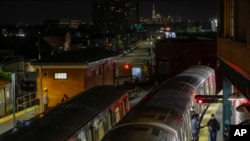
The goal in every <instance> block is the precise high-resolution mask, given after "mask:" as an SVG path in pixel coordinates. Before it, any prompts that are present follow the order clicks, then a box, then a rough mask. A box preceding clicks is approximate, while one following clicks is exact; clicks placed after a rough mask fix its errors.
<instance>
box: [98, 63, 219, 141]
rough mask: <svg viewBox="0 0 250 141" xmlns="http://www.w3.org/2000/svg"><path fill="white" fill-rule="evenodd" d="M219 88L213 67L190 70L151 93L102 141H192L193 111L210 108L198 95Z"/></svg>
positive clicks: (207, 93)
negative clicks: (197, 101) (193, 109)
mask: <svg viewBox="0 0 250 141" xmlns="http://www.w3.org/2000/svg"><path fill="white" fill-rule="evenodd" d="M215 86H216V85H215V71H214V70H213V69H212V68H210V67H208V66H193V67H190V68H188V69H186V70H185V71H183V72H181V73H180V74H178V75H176V76H174V77H171V78H170V79H168V80H166V81H164V82H163V83H161V84H160V85H159V86H158V87H157V88H155V89H154V90H152V91H151V92H150V93H149V94H147V95H146V96H145V97H144V98H143V99H142V100H141V101H140V102H139V103H138V104H136V105H135V107H133V108H132V109H131V110H130V112H128V114H127V115H126V116H125V117H124V118H123V119H122V120H121V121H120V122H118V124H116V125H115V126H114V127H113V128H112V129H111V130H110V131H109V132H108V133H107V134H105V136H104V138H103V139H102V141H190V140H192V133H191V123H190V122H191V115H190V108H191V107H193V106H194V107H195V110H196V112H198V113H200V114H202V112H204V111H205V110H206V108H207V106H208V104H199V105H198V104H197V103H196V101H195V95H214V94H215V91H216V88H215Z"/></svg>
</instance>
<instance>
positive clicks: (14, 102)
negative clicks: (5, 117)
mask: <svg viewBox="0 0 250 141" xmlns="http://www.w3.org/2000/svg"><path fill="white" fill-rule="evenodd" d="M11 81H12V83H11V84H12V93H13V125H14V127H15V126H16V88H15V87H16V74H15V73H11Z"/></svg>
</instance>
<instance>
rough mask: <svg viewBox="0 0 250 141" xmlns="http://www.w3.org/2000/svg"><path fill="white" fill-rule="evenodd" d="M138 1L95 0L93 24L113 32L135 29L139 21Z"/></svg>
mask: <svg viewBox="0 0 250 141" xmlns="http://www.w3.org/2000/svg"><path fill="white" fill-rule="evenodd" d="M137 16H138V0H120V1H117V0H95V1H94V2H93V24H94V25H95V26H98V27H101V28H102V30H103V29H104V28H105V30H106V32H112V30H127V29H130V28H133V26H134V24H136V23H137V19H138V17H137Z"/></svg>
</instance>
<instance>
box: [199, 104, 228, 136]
mask: <svg viewBox="0 0 250 141" xmlns="http://www.w3.org/2000/svg"><path fill="white" fill-rule="evenodd" d="M222 107H223V104H222V103H212V104H210V105H209V107H208V109H207V111H206V113H205V114H204V116H203V118H202V121H201V126H204V125H206V124H207V122H208V120H209V119H210V118H211V114H214V115H215V118H216V119H217V120H218V121H219V122H220V130H219V131H218V132H217V141H223V121H222V119H223V117H222V116H223V109H222ZM199 141H210V136H209V131H208V127H204V128H201V129H200V133H199Z"/></svg>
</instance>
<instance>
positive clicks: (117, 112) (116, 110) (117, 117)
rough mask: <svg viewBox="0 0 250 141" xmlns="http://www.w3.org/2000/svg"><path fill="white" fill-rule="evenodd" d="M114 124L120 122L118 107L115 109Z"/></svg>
mask: <svg viewBox="0 0 250 141" xmlns="http://www.w3.org/2000/svg"><path fill="white" fill-rule="evenodd" d="M114 112H115V113H114V114H115V123H117V122H118V121H120V119H121V116H120V109H119V106H117V107H115V111H114Z"/></svg>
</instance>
